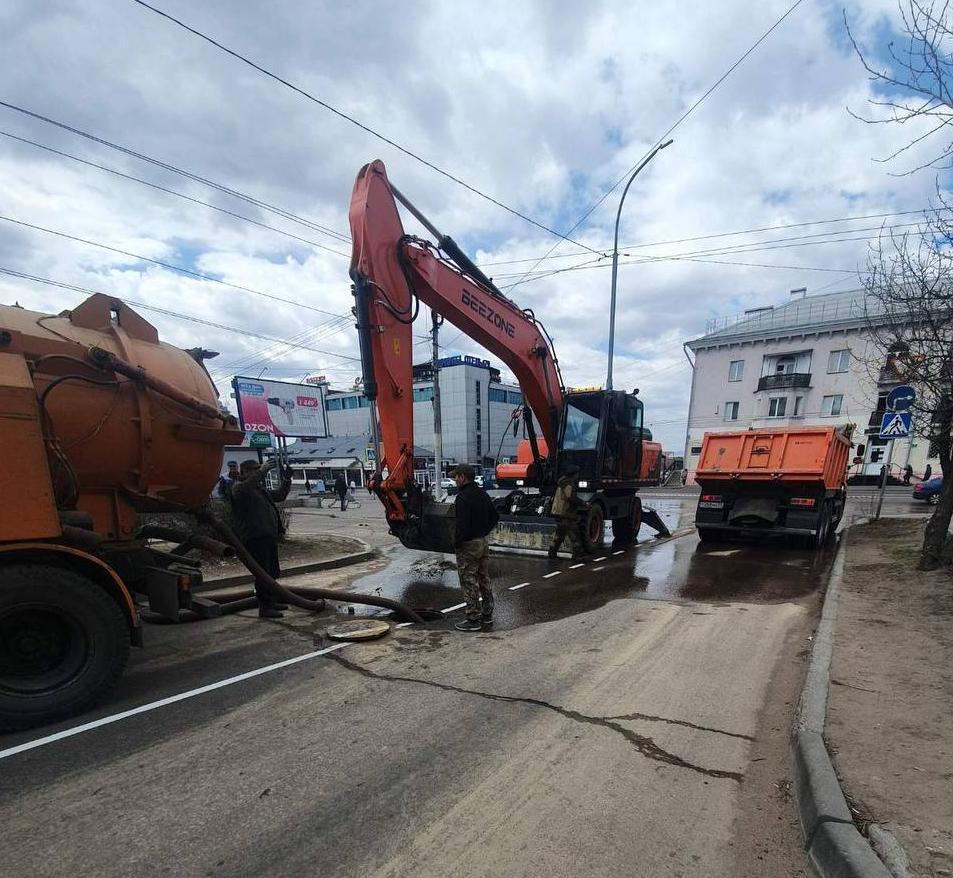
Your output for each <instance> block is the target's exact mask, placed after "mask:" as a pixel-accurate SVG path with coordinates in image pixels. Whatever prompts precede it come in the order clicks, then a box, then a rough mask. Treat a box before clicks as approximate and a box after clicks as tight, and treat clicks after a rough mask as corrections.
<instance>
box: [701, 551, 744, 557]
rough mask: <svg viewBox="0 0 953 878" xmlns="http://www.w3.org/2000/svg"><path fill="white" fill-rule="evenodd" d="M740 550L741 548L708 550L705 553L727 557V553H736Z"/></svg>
mask: <svg viewBox="0 0 953 878" xmlns="http://www.w3.org/2000/svg"><path fill="white" fill-rule="evenodd" d="M740 551H741V549H726V550H725V551H723V552H708V553H707V554H709V555H724V556H725V557H727V556H728V555H737V554H738V553H739V552H740Z"/></svg>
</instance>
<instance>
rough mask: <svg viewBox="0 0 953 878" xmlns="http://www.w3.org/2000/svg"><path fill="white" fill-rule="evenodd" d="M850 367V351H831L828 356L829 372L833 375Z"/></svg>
mask: <svg viewBox="0 0 953 878" xmlns="http://www.w3.org/2000/svg"><path fill="white" fill-rule="evenodd" d="M849 368H850V351H849V350H846V349H845V350H842V351H831V354H830V356H829V357H828V358H827V374H828V375H832V374H834V373H835V372H846V371H847V370H848V369H849Z"/></svg>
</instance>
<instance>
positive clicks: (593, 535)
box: [582, 503, 606, 552]
mask: <svg viewBox="0 0 953 878" xmlns="http://www.w3.org/2000/svg"><path fill="white" fill-rule="evenodd" d="M605 530H606V516H605V513H604V512H603V511H602V506H600V505H599V504H598V503H593V504H592V505H591V506H590V507H589V510H588V512H587V513H586V518H585V521H584V522H583V526H582V536H583V540H584V541H585V543H586V549H587V550H588V551H590V552H595V551H596V550H597V549H601V548H602V539H603V537H604V536H605Z"/></svg>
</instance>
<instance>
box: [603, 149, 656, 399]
mask: <svg viewBox="0 0 953 878" xmlns="http://www.w3.org/2000/svg"><path fill="white" fill-rule="evenodd" d="M671 144H672V140H671V139H669V140H666V141H665V143H660V144H659V145H658V146H656V147H655V149H653V150H652V151H651V152H650V153H649V154H648V155H647V156H646V157H645V158H644V159H642V161H641V162H639V165H638V167H637V168H636V169H635V170H634V171H633V172H632V176H631V177H629V182H628V183H626V184H625V189H623V190H622V198H620V199H619V210H618V211H617V212H616V215H615V243H614V244H613V246H612V297H611V301H610V303H609V367H608V370H607V371H606V390H612V353H613V349H614V348H615V294H616V279H617V278H618V276H619V219H620V218H621V217H622V205H623V203H624V202H625V196H626V195H628V193H629V187H630V186H631V185H632V181H633V180H634V179H635V178H636V177H638V176H639V172H640V171H641V170H642V168H644V167H645V166H646V165H647V164H648V163H649V162H650V161H652V159H654V158H655V156H656V154H657V153H659V152H661V151H662V150H663V149H665V147H666V146H671Z"/></svg>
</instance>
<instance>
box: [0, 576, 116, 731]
mask: <svg viewBox="0 0 953 878" xmlns="http://www.w3.org/2000/svg"><path fill="white" fill-rule="evenodd" d="M128 658H129V626H128V624H127V622H126V619H125V617H124V616H123V614H122V611H121V610H120V608H119V607H118V606H117V605H116V603H115V601H113V599H112V598H110V597H109V595H108V594H106V593H105V592H104V591H103V590H102V589H101V588H100V587H99V586H98V585H97V584H96V583H95V582H92V581H91V580H89V579H86V578H85V577H83V576H81V575H79V574H78V573H74V572H73V571H71V570H64V569H62V568H59V567H52V566H47V565H42V564H22V565H15V566H10V567H4V568H2V570H0V731H4V730H5V731H13V730H16V729H26V728H30V727H31V726H36V725H41V724H43V723H48V722H51V721H53V720H56V719H61V718H63V717H66V716H70V715H72V714H74V713H79V712H80V711H83V710H85V709H87V708H88V707H90V706H92V705H93V704H94V703H95V702H96V701H97V700H98V699H100V698H102V697H103V696H105V695H106V694H107V693H108V692H109V691H110V689H112V687H113V686H114V685H115V684H116V681H117V680H118V679H119V677H120V675H121V674H122V671H123V668H124V667H125V666H126V660H127V659H128Z"/></svg>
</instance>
